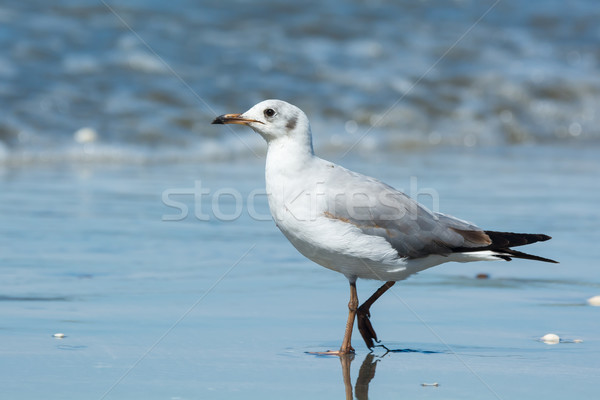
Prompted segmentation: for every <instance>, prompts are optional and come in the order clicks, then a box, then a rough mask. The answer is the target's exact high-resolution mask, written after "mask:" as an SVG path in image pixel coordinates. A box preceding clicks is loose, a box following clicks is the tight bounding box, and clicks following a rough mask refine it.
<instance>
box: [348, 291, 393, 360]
mask: <svg viewBox="0 0 600 400" xmlns="http://www.w3.org/2000/svg"><path fill="white" fill-rule="evenodd" d="M394 283H396V282H395V281H388V282H386V283H384V284H383V286H381V287H380V288H379V289H377V291H376V292H375V293H373V295H372V296H371V297H369V298H368V299H367V301H365V302H364V303H363V304H362V305H361V306H360V307H358V310H356V325H357V326H358V331H359V332H360V335H361V336H362V338H363V339H364V341H365V343H366V345H367V347H368V348H369V349H372V348H373V347H375V343H373V340H375V341H376V342H377V341H378V340H377V334H376V333H375V330H374V329H373V325H371V321H369V317H370V316H371V313H370V311H369V308H371V306H372V305H373V303H375V301H377V299H378V298H380V297H381V295H383V294H384V293H385V292H387V290H388V289H389V288H391V287H392V286H394ZM355 290H356V289H355Z"/></svg>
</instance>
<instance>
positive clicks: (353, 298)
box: [312, 281, 358, 356]
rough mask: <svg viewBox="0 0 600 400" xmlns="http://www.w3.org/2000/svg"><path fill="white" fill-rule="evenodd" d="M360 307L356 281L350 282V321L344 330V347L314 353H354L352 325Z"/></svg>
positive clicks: (334, 354) (336, 354)
mask: <svg viewBox="0 0 600 400" xmlns="http://www.w3.org/2000/svg"><path fill="white" fill-rule="evenodd" d="M357 308H358V294H356V281H354V282H350V301H349V302H348V321H347V322H346V331H345V332H344V340H343V341H342V347H340V349H339V350H337V351H335V350H327V351H325V352H317V353H312V354H318V355H331V356H342V355H344V354H353V353H354V349H353V348H352V344H351V343H350V342H351V340H352V327H353V326H354V318H355V317H356V310H357Z"/></svg>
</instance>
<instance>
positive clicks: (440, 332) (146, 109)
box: [0, 0, 600, 400]
mask: <svg viewBox="0 0 600 400" xmlns="http://www.w3.org/2000/svg"><path fill="white" fill-rule="evenodd" d="M598 21H600V7H598V4H597V0H573V1H559V0H544V1H542V0H533V1H529V2H522V1H517V0H493V1H492V0H485V1H470V0H455V1H427V0H423V1H386V0H373V1H346V0H334V1H297V2H284V1H274V0H258V1H183V0H174V1H168V2H166V1H157V0H145V1H143V0H137V1H136V0H125V1H112V0H111V1H109V0H55V1H51V2H48V1H41V0H28V1H16V0H4V1H3V2H2V3H1V4H0V359H1V360H2V361H1V362H0V397H2V398H11V399H39V398H46V397H49V396H50V397H54V398H61V399H81V398H97V399H105V398H106V399H112V398H115V399H118V398H123V399H125V398H126V399H136V398H143V399H190V398H203V399H204V398H211V399H236V398H239V399H253V398H256V399H263V398H287V399H289V400H292V399H305V398H307V397H311V398H327V399H331V398H343V397H344V396H345V395H346V394H348V389H350V390H352V389H354V394H355V395H356V398H359V399H365V398H366V396H370V397H371V398H382V399H387V398H395V397H400V396H404V397H409V398H433V397H440V398H460V399H477V400H480V399H487V398H489V399H500V398H504V399H519V398H544V399H546V400H553V399H557V400H558V399H564V398H582V399H583V398H594V397H595V396H597V392H598V389H597V385H596V382H597V378H598V371H599V370H600V339H599V337H598V332H600V318H598V311H599V310H600V308H598V307H593V306H592V305H590V304H589V303H588V302H587V301H586V300H587V299H589V298H591V297H592V296H594V295H600V279H599V278H598V272H597V271H598V269H597V259H598V251H597V244H598V242H600V231H599V230H598V221H600V211H599V208H598V204H600V190H599V189H600V188H599V186H598V176H600V157H599V154H600V124H599V122H600V121H599V119H600V73H599V66H600V24H598ZM265 98H279V99H283V100H287V101H289V102H291V103H294V104H295V105H297V106H299V107H300V108H302V109H303V110H304V111H305V112H306V113H307V114H308V116H309V118H310V120H311V123H312V128H313V136H314V141H315V150H316V153H317V154H318V155H320V156H323V157H326V158H328V159H330V160H332V161H334V162H338V163H340V164H342V165H344V166H346V167H348V168H351V169H353V170H356V171H359V172H362V173H365V174H367V175H371V176H375V177H377V178H380V179H382V180H383V181H385V182H387V183H389V184H390V185H392V186H394V187H396V188H398V189H401V190H405V191H406V192H408V193H409V194H411V195H413V196H415V197H418V200H419V201H421V202H423V203H424V204H425V205H426V206H428V207H436V208H437V207H438V206H439V210H440V211H442V212H444V213H448V214H452V215H455V216H457V217H460V218H463V219H466V220H470V221H473V222H475V223H476V224H478V225H479V226H482V227H484V228H486V229H493V230H499V231H516V232H531V233H545V234H548V235H550V236H552V237H553V239H552V240H551V241H549V242H545V243H540V244H535V245H532V246H530V247H529V248H528V249H527V251H530V252H531V253H534V254H539V255H540V256H543V257H548V258H552V259H556V260H558V261H560V264H556V265H555V264H552V265H546V264H543V263H535V262H531V261H527V260H514V261H512V262H510V263H507V262H497V263H472V264H445V265H443V266H440V267H437V268H433V269H431V270H427V271H425V272H423V273H421V274H419V275H418V276H415V277H412V278H411V279H409V280H407V281H405V282H401V283H400V284H398V285H396V286H395V287H394V288H392V290H390V291H389V293H386V295H385V296H384V297H382V298H381V299H380V300H379V301H378V302H377V304H376V305H375V306H374V307H373V308H372V309H371V313H372V321H373V325H374V327H375V329H376V331H377V333H378V337H379V338H380V339H382V340H383V341H384V343H385V344H386V346H388V348H391V349H395V350H402V349H404V350H406V351H403V352H398V353H390V354H387V355H385V356H384V355H383V353H384V352H382V351H380V350H381V349H378V350H377V352H376V353H375V358H373V356H371V355H368V350H367V349H366V347H365V346H364V345H363V343H362V341H361V338H360V336H358V335H355V337H354V342H353V344H354V347H355V348H356V350H357V354H356V357H355V361H354V362H353V363H352V364H351V368H350V371H345V370H344V369H342V368H341V366H340V362H339V360H338V359H337V358H336V357H333V358H319V357H314V356H312V355H307V354H305V352H306V351H323V350H327V349H335V348H338V346H339V345H340V340H341V338H342V334H343V328H344V324H345V321H346V312H347V302H348V284H347V281H346V279H345V278H344V277H343V276H341V275H339V274H337V273H335V272H332V271H329V270H326V269H324V268H321V267H319V266H317V265H315V264H313V263H311V262H309V261H307V260H305V259H304V258H303V257H302V256H301V255H300V254H298V253H297V251H296V250H295V249H294V248H292V246H291V245H290V244H289V243H288V242H287V240H286V239H285V238H284V237H283V235H281V233H280V232H279V231H278V230H277V228H276V227H275V225H274V223H273V222H272V221H271V220H270V219H269V210H268V205H267V201H266V197H265V196H264V154H265V144H264V142H263V140H262V139H261V138H260V137H259V136H258V135H256V134H255V133H253V132H252V131H251V130H249V129H247V128H244V127H232V128H231V129H227V128H225V127H222V126H211V125H210V122H211V120H212V119H213V118H214V117H215V116H216V115H219V114H223V113H233V112H243V111H245V110H247V109H248V108H250V107H251V106H252V105H254V104H255V103H257V102H259V101H261V100H263V99H265ZM199 190H203V192H199ZM228 193H229V194H228ZM194 194H196V195H194ZM223 194H225V195H223ZM165 195H168V196H170V197H168V196H167V198H166V200H167V201H165ZM174 205H176V206H174ZM182 210H185V211H186V212H185V213H183V214H180V212H182ZM238 211H239V214H238ZM204 215H208V219H205V218H201V217H200V216H204ZM219 215H221V216H223V215H224V216H225V217H226V218H219ZM256 215H258V216H260V218H256ZM232 216H234V217H232ZM477 275H480V276H482V277H484V278H485V277H487V279H478V278H477ZM378 286H379V283H378V282H371V281H365V282H362V281H361V282H359V283H358V290H359V298H360V299H362V300H364V299H366V298H367V297H368V296H369V295H370V294H371V293H372V292H373V291H374V290H375V289H376V288H377V287H378ZM547 333H555V334H558V335H559V336H560V337H561V338H562V341H561V342H560V343H557V344H555V345H548V344H544V343H542V342H540V341H539V340H538V339H539V338H540V337H541V336H542V335H545V334H547ZM54 334H63V335H64V336H61V335H57V336H53V335H54ZM575 341H578V342H577V343H574V342H575ZM580 341H581V342H580ZM375 365H376V366H377V368H376V370H375ZM359 367H360V368H359ZM359 370H360V371H362V372H361V374H362V378H361V377H360V376H359ZM375 371H376V373H375ZM345 372H347V373H348V376H346V378H347V379H346V382H349V383H350V384H351V385H350V387H348V386H347V385H344V383H343V382H344V380H343V379H342V378H343V374H344V373H345ZM357 381H360V382H362V383H361V385H360V388H359V385H358V383H356V387H353V385H354V384H355V382H357ZM365 382H366V386H365ZM434 382H437V383H439V384H440V386H439V387H429V386H426V387H424V386H421V384H423V383H434ZM367 392H368V393H367Z"/></svg>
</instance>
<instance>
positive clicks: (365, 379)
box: [339, 345, 444, 400]
mask: <svg viewBox="0 0 600 400" xmlns="http://www.w3.org/2000/svg"><path fill="white" fill-rule="evenodd" d="M378 347H382V348H383V349H385V354H383V355H376V354H375V353H368V354H367V355H366V356H365V359H364V360H363V362H362V364H361V366H360V369H359V370H358V378H356V384H355V385H354V396H356V399H357V400H367V399H368V398H369V384H370V383H371V381H372V380H373V378H375V369H376V368H377V363H378V362H379V361H381V360H382V359H383V358H384V357H385V356H387V355H388V354H391V353H421V354H436V353H444V352H443V351H441V352H440V351H431V350H413V349H394V350H392V349H388V348H387V347H385V346H383V345H379V346H378ZM339 357H340V363H341V364H342V375H343V378H344V388H345V389H346V400H352V399H354V397H353V391H352V379H351V378H350V364H351V363H352V361H354V358H355V355H354V354H352V353H350V354H343V355H340V356H339Z"/></svg>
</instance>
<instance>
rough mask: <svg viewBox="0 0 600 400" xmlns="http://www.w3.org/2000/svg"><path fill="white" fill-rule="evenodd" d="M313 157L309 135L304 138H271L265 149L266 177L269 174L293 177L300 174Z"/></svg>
mask: <svg viewBox="0 0 600 400" xmlns="http://www.w3.org/2000/svg"><path fill="white" fill-rule="evenodd" d="M314 158H315V154H314V152H313V147H312V140H311V138H310V136H309V137H308V138H306V139H304V138H302V139H299V138H292V137H282V138H278V139H276V140H272V141H270V142H269V144H268V149H267V161H266V173H267V178H268V176H269V175H283V176H288V177H293V176H295V175H296V174H302V171H303V170H305V169H306V167H307V166H308V165H310V163H311V161H312V159H314ZM296 176H297V175H296Z"/></svg>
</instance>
